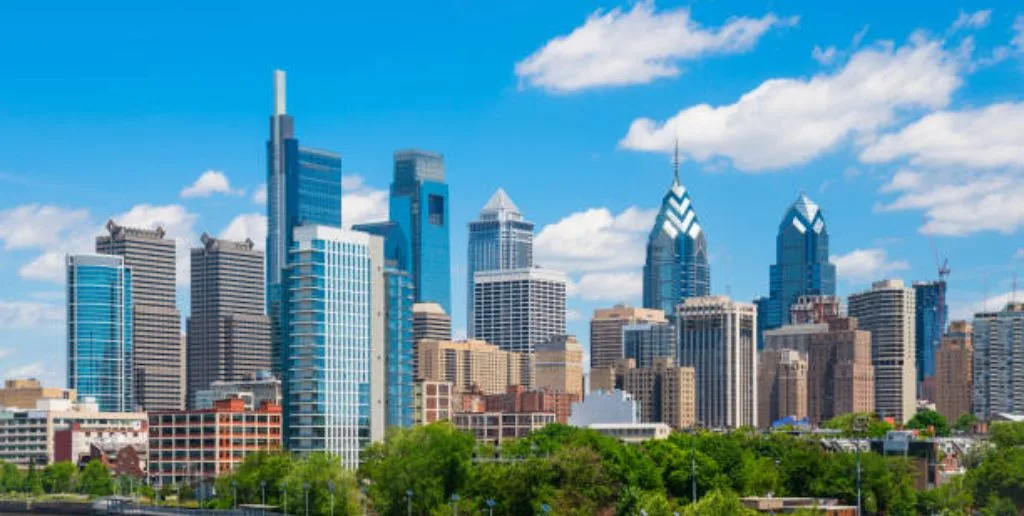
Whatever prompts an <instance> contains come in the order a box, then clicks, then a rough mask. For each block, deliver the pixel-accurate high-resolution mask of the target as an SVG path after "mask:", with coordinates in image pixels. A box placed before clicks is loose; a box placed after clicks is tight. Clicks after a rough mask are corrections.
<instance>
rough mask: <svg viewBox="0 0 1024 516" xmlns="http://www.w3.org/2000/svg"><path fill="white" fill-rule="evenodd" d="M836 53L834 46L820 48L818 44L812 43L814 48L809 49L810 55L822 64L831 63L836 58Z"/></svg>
mask: <svg viewBox="0 0 1024 516" xmlns="http://www.w3.org/2000/svg"><path fill="white" fill-rule="evenodd" d="M836 55H837V51H836V47H834V46H829V47H828V48H821V47H820V46H818V45H814V48H813V49H812V50H811V57H812V58H813V59H814V60H815V61H817V62H819V63H821V64H823V65H827V64H832V61H835V59H836Z"/></svg>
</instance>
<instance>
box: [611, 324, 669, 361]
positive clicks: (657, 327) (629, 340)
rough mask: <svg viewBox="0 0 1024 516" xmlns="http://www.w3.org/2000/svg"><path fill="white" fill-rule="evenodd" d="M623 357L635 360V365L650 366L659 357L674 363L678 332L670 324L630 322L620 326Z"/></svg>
mask: <svg viewBox="0 0 1024 516" xmlns="http://www.w3.org/2000/svg"><path fill="white" fill-rule="evenodd" d="M622 349H623V351H624V353H625V358H632V359H634V360H636V365H637V367H641V368H643V367H651V366H653V365H654V362H655V361H657V360H658V359H659V358H670V359H672V362H673V363H674V362H675V361H676V354H677V353H678V352H679V332H677V331H676V327H675V325H672V324H658V323H647V324H630V325H628V326H624V327H623V328H622Z"/></svg>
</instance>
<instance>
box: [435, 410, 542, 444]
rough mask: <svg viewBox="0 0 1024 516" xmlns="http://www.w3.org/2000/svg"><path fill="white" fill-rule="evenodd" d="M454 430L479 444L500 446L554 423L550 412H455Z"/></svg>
mask: <svg viewBox="0 0 1024 516" xmlns="http://www.w3.org/2000/svg"><path fill="white" fill-rule="evenodd" d="M452 423H454V424H455V428H457V429H459V430H462V431H463V432H469V433H471V434H473V437H475V438H476V441H477V442H479V443H492V444H501V443H503V442H505V441H508V440H511V439H521V438H523V437H526V436H528V435H530V433H531V432H533V431H534V430H540V429H541V428H544V427H545V426H548V425H550V424H553V423H555V414H554V413H551V412H510V413H505V412H484V413H475V412H473V413H463V412H456V413H455V414H454V415H453V416H452Z"/></svg>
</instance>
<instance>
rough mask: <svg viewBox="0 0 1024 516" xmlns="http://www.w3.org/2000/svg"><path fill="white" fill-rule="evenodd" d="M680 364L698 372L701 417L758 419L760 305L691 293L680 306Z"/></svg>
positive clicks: (714, 424) (713, 424)
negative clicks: (758, 331)
mask: <svg viewBox="0 0 1024 516" xmlns="http://www.w3.org/2000/svg"><path fill="white" fill-rule="evenodd" d="M676 327H677V328H678V330H679V364H678V365H680V366H682V367H692V368H693V369H694V371H695V374H696V376H695V378H696V397H697V421H698V422H699V423H700V424H702V425H704V426H706V427H710V428H739V427H741V426H747V425H749V426H753V425H756V424H757V420H758V419H757V396H758V393H757V368H756V364H757V309H756V308H754V305H753V304H750V303H739V302H735V301H732V300H730V299H729V298H727V297H723V296H715V297H691V298H688V299H686V300H685V301H684V302H683V303H682V304H681V305H679V309H678V311H677V312H676Z"/></svg>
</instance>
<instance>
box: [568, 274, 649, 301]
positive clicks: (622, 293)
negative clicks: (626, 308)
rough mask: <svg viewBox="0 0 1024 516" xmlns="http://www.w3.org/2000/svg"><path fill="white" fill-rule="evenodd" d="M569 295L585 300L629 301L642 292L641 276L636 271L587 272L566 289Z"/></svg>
mask: <svg viewBox="0 0 1024 516" xmlns="http://www.w3.org/2000/svg"><path fill="white" fill-rule="evenodd" d="M568 290H569V292H568V294H569V295H570V296H571V297H577V298H581V299H584V300H586V301H616V302H617V301H629V300H631V299H634V298H636V297H639V296H640V295H641V294H642V292H643V276H642V275H641V274H640V273H639V272H637V271H629V272H588V273H584V274H583V275H581V276H580V278H579V279H578V280H576V281H574V282H572V285H571V286H570V288H569V289H568Z"/></svg>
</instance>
